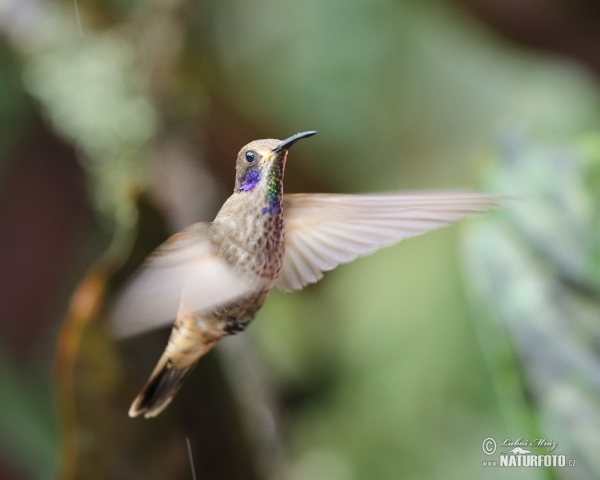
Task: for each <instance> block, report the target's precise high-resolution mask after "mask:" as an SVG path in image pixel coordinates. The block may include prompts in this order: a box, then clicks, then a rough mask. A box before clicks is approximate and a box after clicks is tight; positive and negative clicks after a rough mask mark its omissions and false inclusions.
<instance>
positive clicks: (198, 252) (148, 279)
mask: <svg viewBox="0 0 600 480" xmlns="http://www.w3.org/2000/svg"><path fill="white" fill-rule="evenodd" d="M208 229H209V224H206V223H199V224H195V225H192V226H191V227H189V228H187V229H186V230H184V231H182V232H180V233H178V234H175V235H173V236H172V237H171V238H169V239H168V240H167V241H166V242H165V243H163V244H162V245H161V246H160V247H158V248H157V249H156V250H155V251H154V252H153V253H152V254H151V255H150V257H148V259H147V260H146V263H145V264H144V265H143V266H142V267H141V268H140V270H139V271H138V272H137V274H136V275H135V276H134V277H133V278H132V280H131V281H130V282H129V284H128V285H127V286H126V287H125V289H124V291H123V293H122V294H121V295H120V297H119V298H118V299H117V301H116V302H115V304H114V306H113V308H112V311H111V315H110V317H111V318H110V320H111V326H112V329H113V332H114V333H115V335H117V336H118V337H128V336H131V335H136V334H139V333H142V332H144V331H146V330H151V329H154V328H158V327H161V326H163V325H166V324H168V323H170V322H172V321H174V320H175V317H176V315H177V311H178V309H179V307H180V303H181V300H182V293H183V292H184V291H185V304H186V305H185V307H186V309H188V310H190V311H201V310H204V309H208V308H214V307H216V306H219V305H222V304H224V303H227V302H229V301H232V300H235V299H236V298H239V297H240V296H242V295H244V294H246V293H248V292H250V291H251V290H252V285H251V284H250V283H249V282H248V281H247V280H246V279H242V278H240V276H239V275H237V274H236V273H235V272H234V271H232V269H231V267H230V266H229V265H228V264H227V263H226V262H225V261H223V260H221V259H220V258H218V257H217V248H216V246H215V245H214V244H213V243H212V242H211V241H210V238H209V236H208Z"/></svg>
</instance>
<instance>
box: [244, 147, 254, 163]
mask: <svg viewBox="0 0 600 480" xmlns="http://www.w3.org/2000/svg"><path fill="white" fill-rule="evenodd" d="M255 160H256V153H255V152H253V151H252V150H250V151H248V152H246V162H248V163H254V161H255Z"/></svg>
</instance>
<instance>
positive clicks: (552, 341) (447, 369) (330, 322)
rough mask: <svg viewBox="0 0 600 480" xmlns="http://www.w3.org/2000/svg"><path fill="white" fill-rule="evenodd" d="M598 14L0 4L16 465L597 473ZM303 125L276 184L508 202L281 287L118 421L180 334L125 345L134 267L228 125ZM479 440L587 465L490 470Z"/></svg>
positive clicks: (552, 5) (490, 4)
mask: <svg viewBox="0 0 600 480" xmlns="http://www.w3.org/2000/svg"><path fill="white" fill-rule="evenodd" d="M599 27H600V6H599V4H598V3H596V2H594V1H589V0H587V1H586V0H578V1H570V0H528V1H503V2H497V1H496V2H495V1H493V0H462V1H460V0H455V1H451V0H446V1H433V0H425V1H423V0H421V1H416V0H370V1H369V0H347V1H340V0H319V1H317V0H304V1H291V0H279V1H272V0H255V1H252V2H247V1H242V0H224V1H214V0H195V1H189V0H150V1H138V0H105V1H100V0H76V1H72V0H63V1H50V0H47V1H42V0H0V32H1V35H0V125H1V127H2V128H1V134H0V478H7V479H53V478H60V479H75V478H82V479H88V478H89V479H96V478H97V479H108V478H110V479H120V478H123V479H137V478H140V479H142V478H143V479H165V478H169V479H184V478H192V475H193V473H195V475H196V476H197V478H198V479H216V480H221V479H225V480H229V479H231V480H237V479H261V480H262V479H268V480H279V479H290V480H312V479H327V480H362V479H368V480H389V479H400V478H414V479H449V478H456V479H465V478H469V479H470V478H473V479H480V478H493V479H496V478H498V479H502V478H511V479H512V478H519V479H521V478H522V479H536V480H537V479H589V478H598V477H600V458H599V457H598V455H597V452H598V451H599V449H600V434H599V433H598V432H600V397H599V391H600V365H599V361H600V358H599V357H600V231H599V230H600V133H599V131H598V127H599V126H600V96H599V92H600V91H599V84H598V75H599V74H600V28H599ZM309 129H314V130H318V131H319V135H318V136H316V137H314V138H311V139H310V140H306V141H305V142H302V143H301V144H298V146H297V147H295V148H294V149H293V151H292V153H291V155H290V161H289V162H288V167H287V171H286V185H285V187H286V191H288V192H301V191H302V192H317V191H323V192H368V191H388V190H401V189H406V190H411V189H427V190H435V189H444V188H450V189H457V188H464V189H472V190H479V191H488V192H498V193H503V194H513V195H519V196H521V200H520V201H517V202H513V203H512V204H511V205H510V206H509V207H508V208H506V209H504V211H501V212H495V213H494V214H492V215H490V216H488V217H486V218H484V219H478V220H469V221H466V222H463V223H462V224H461V225H460V226H458V227H452V228H449V229H444V230H440V231H436V232H433V233H430V234H427V235H425V236H423V237H418V238H414V239H410V240H407V241H405V242H403V243H402V244H400V245H398V246H395V247H393V248H389V249H386V250H383V251H381V252H378V253H377V254H376V255H373V256H370V257H367V258H364V259H359V260H357V261H356V262H354V263H352V264H350V265H345V266H342V267H339V268H338V269H337V270H335V271H333V272H330V273H327V274H326V275H325V278H324V279H323V280H322V281H321V282H320V283H319V284H317V285H313V286H310V287H308V288H306V289H305V290H304V291H302V292H298V293H294V294H283V293H281V292H274V293H273V294H272V295H271V297H270V298H269V301H268V302H267V304H266V306H265V307H264V308H263V310H262V311H261V312H260V314H259V316H258V318H257V320H256V321H255V322H254V323H253V325H252V326H251V327H250V328H249V329H248V331H247V332H246V333H245V334H244V335H243V336H239V337H235V338H231V339H227V340H225V341H223V342H221V345H220V346H219V348H217V349H215V351H213V352H211V353H210V354H209V355H208V356H207V357H206V358H204V359H203V360H202V361H201V362H200V364H199V367H198V369H197V370H196V372H195V374H194V376H193V378H191V379H190V380H189V381H188V383H187V384H186V385H185V386H184V388H183V390H182V391H181V392H180V394H179V395H178V397H177V399H176V400H175V401H174V402H173V404H172V405H171V406H170V407H169V409H168V410H166V411H165V412H164V413H163V414H162V415H161V416H160V417H158V418H157V419H155V420H152V421H146V420H143V419H135V420H131V419H129V418H128V417H127V416H126V412H127V409H128V406H129V403H130V402H131V400H132V398H133V397H134V396H135V394H136V393H137V391H138V390H139V388H140V387H141V385H142V384H143V382H144V381H145V380H146V378H147V375H148V374H149V372H150V371H151V369H152V368H153V366H154V364H155V362H156V359H157V358H158V356H159V354H160V352H161V351H162V349H163V348H164V344H165V342H166V338H167V336H168V330H166V331H165V330H163V331H158V332H154V333H149V334H146V335H143V336H141V337H140V338H137V339H131V340H127V341H124V342H116V341H115V340H114V339H113V338H112V337H111V336H110V334H109V333H108V331H107V328H106V325H105V321H104V320H105V313H106V310H107V308H109V305H110V302H111V299H112V298H114V295H115V294H116V293H117V292H118V289H119V286H120V285H122V283H123V281H125V280H126V278H127V277H128V276H129V275H131V273H132V272H133V271H134V270H135V268H136V267H137V266H138V265H139V264H140V262H141V261H142V259H143V258H144V256H145V255H146V254H147V253H148V252H149V251H150V250H151V249H152V248H154V247H155V246H156V245H157V244H158V243H160V242H161V241H162V240H164V239H165V238H166V237H167V236H168V235H169V234H170V233H173V232H174V231H176V230H178V229H180V228H182V227H184V226H186V225H189V224H191V223H193V222H196V221H206V220H210V219H212V218H213V216H214V214H215V213H216V211H217V210H218V208H219V206H220V204H221V203H222V202H223V201H224V200H225V199H226V198H227V196H228V195H229V193H230V192H231V189H232V185H233V179H234V175H233V173H234V159H235V155H236V153H237V151H238V150H239V148H240V147H241V146H243V145H244V144H246V143H247V142H249V141H251V140H253V139H257V138H269V137H273V138H285V137H287V136H289V135H291V134H293V133H296V132H298V131H303V130H309ZM487 437H492V438H494V439H495V440H496V441H497V442H498V445H500V443H501V442H502V441H503V440H504V439H507V438H508V439H513V440H517V439H518V438H520V437H523V438H524V439H530V440H533V439H546V440H548V441H555V442H556V443H557V446H556V448H555V450H554V451H553V452H552V453H556V454H564V455H566V456H567V458H568V459H575V460H576V462H577V466H576V467H574V468H562V469H550V468H510V469H506V468H505V469H502V468H485V467H483V465H482V462H483V461H487V460H498V455H499V452H500V451H506V450H509V449H510V448H511V447H505V448H503V447H499V449H498V452H496V453H495V454H494V455H492V456H487V455H485V454H484V452H483V451H482V442H483V440H484V439H485V438H487ZM188 441H189V445H190V447H191V448H190V451H191V453H192V457H193V466H194V468H195V472H193V471H192V463H190V460H189V457H188V451H187V442H188ZM533 450H534V453H545V451H546V449H544V448H541V447H535V448H534V449H533Z"/></svg>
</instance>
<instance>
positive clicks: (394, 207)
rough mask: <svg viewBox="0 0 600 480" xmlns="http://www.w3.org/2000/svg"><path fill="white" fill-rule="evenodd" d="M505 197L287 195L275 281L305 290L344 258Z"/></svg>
mask: <svg viewBox="0 0 600 480" xmlns="http://www.w3.org/2000/svg"><path fill="white" fill-rule="evenodd" d="M507 199H508V197H501V196H496V195H483V194H473V193H414V194H402V193H382V194H367V195H337V194H292V195H284V197H283V208H284V219H285V235H286V237H285V254H284V258H283V266H282V268H281V273H280V275H279V279H278V283H277V286H278V287H279V288H281V289H282V290H298V289H301V288H302V287H304V286H305V285H308V284H309V283H314V282H316V281H318V280H319V279H320V278H322V277H323V273H322V272H325V271H327V270H331V269H333V268H335V267H336V266H338V265H339V264H340V263H347V262H350V261H352V260H354V259H355V258H357V257H358V256H362V255H368V254H369V253H372V252H374V251H375V250H377V249H378V248H381V247H386V246H389V245H392V244H394V243H396V242H399V241H400V240H403V239H405V238H409V237H413V236H416V235H420V234H422V233H425V232H428V231H429V230H434V229H436V228H440V227H444V226H447V225H450V224H452V223H454V222H456V221H457V220H460V219H461V218H464V217H469V216H475V215H481V214H483V213H485V212H487V211H488V210H490V209H492V208H497V207H499V206H501V203H502V201H503V200H507Z"/></svg>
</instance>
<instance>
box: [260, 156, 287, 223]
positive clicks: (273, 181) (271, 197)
mask: <svg viewBox="0 0 600 480" xmlns="http://www.w3.org/2000/svg"><path fill="white" fill-rule="evenodd" d="M286 155H287V153H286V154H283V155H280V156H278V157H277V158H276V159H275V161H274V162H273V165H271V168H269V171H268V172H267V189H266V190H267V206H266V207H264V208H263V209H262V211H263V213H270V214H275V213H280V212H281V199H282V197H283V170H284V167H285V157H286Z"/></svg>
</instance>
